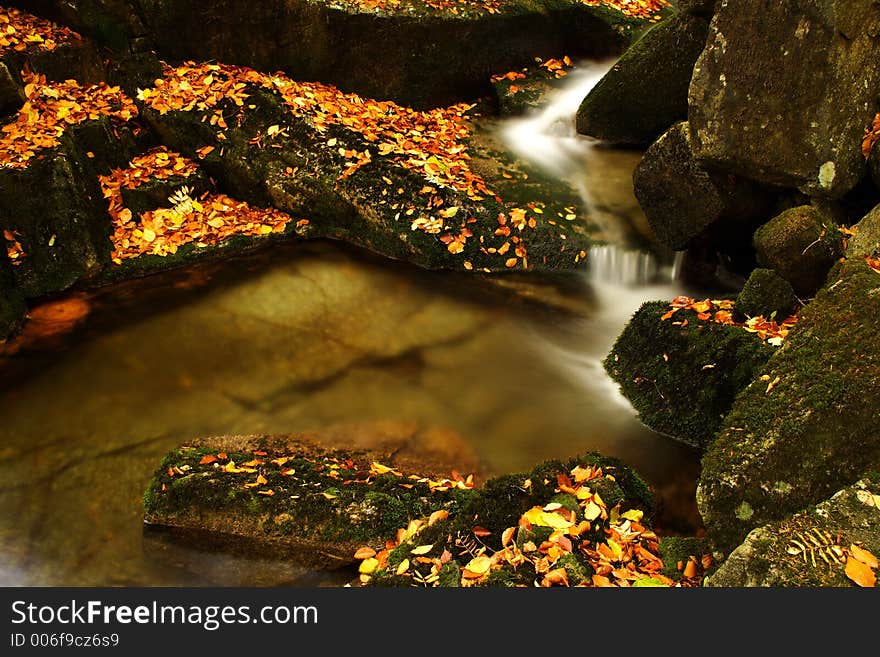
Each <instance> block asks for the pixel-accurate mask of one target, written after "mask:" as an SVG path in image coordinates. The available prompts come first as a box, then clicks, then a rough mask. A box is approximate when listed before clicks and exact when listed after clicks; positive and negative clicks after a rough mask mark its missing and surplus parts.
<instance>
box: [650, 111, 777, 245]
mask: <svg viewBox="0 0 880 657" xmlns="http://www.w3.org/2000/svg"><path fill="white" fill-rule="evenodd" d="M692 149H693V142H692V138H691V132H690V130H689V128H688V124H687V123H686V122H681V123H677V124H675V125H674V126H672V127H671V128H670V129H669V130H667V131H666V132H665V133H664V134H663V135H662V136H661V137H660V138H659V139H658V140H657V141H656V142H654V143H653V144H652V145H651V147H650V148H649V149H648V150H647V152H646V153H645V156H644V158H643V159H642V161H641V162H640V163H639V165H638V167H636V170H635V173H634V174H633V185H634V188H635V194H636V198H637V199H638V201H639V204H640V205H641V206H642V209H643V210H644V211H645V215H646V216H647V217H648V222H649V223H650V225H651V228H652V229H653V231H654V234H655V235H656V236H657V239H658V240H660V242H662V243H663V244H665V245H667V246H668V247H670V248H672V249H675V250H681V249H685V248H688V247H690V246H693V245H694V244H695V243H696V242H697V241H698V240H699V239H700V238H703V237H705V236H706V235H707V233H708V232H709V231H710V229H713V230H714V229H719V228H720V229H722V230H725V231H727V230H730V231H735V232H742V227H743V225H745V226H749V225H751V224H752V223H753V222H754V221H756V220H757V219H758V218H763V217H764V216H766V215H765V213H766V212H767V209H768V207H769V201H770V196H769V195H768V193H767V192H766V191H765V190H763V189H762V188H760V187H759V186H758V185H756V184H755V183H752V182H751V181H748V180H745V179H742V178H739V177H737V176H733V175H728V174H719V173H716V172H713V171H710V170H708V169H705V168H704V167H702V166H701V165H700V164H699V163H698V162H697V161H696V160H695V159H694V156H693V152H692Z"/></svg>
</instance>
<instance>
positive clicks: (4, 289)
mask: <svg viewBox="0 0 880 657" xmlns="http://www.w3.org/2000/svg"><path fill="white" fill-rule="evenodd" d="M26 310H27V308H26V306H25V303H24V295H23V294H22V293H21V290H20V289H19V288H18V285H17V284H16V282H15V277H14V276H13V275H12V267H11V266H10V264H9V261H8V260H7V259H6V255H5V253H0V340H4V339H5V338H7V337H8V336H9V335H10V334H12V333H13V332H14V331H15V329H16V327H17V326H18V325H19V324H20V323H21V321H22V320H23V319H24V314H25V311H26Z"/></svg>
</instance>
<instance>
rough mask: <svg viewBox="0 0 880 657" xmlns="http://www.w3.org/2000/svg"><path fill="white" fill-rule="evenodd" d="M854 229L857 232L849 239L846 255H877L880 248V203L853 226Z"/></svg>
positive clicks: (849, 256) (855, 256) (851, 256)
mask: <svg viewBox="0 0 880 657" xmlns="http://www.w3.org/2000/svg"><path fill="white" fill-rule="evenodd" d="M853 230H854V231H855V233H856V234H855V235H853V236H852V237H850V238H849V239H848V240H847V243H846V257H847V258H857V257H859V256H873V255H876V252H877V250H878V249H880V205H878V206H877V207H875V208H874V209H873V210H871V211H870V212H869V213H868V214H867V215H865V217H864V218H863V219H862V220H861V221H860V222H859V223H857V224H856V225H855V226H853Z"/></svg>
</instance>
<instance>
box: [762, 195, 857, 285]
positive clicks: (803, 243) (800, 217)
mask: <svg viewBox="0 0 880 657" xmlns="http://www.w3.org/2000/svg"><path fill="white" fill-rule="evenodd" d="M754 244H755V251H756V253H757V255H758V262H760V263H761V264H762V265H763V266H765V267H767V268H769V269H773V270H774V271H775V272H776V273H778V274H779V275H780V276H782V278H784V279H785V280H787V281H788V282H789V283H791V285H792V287H793V288H794V290H795V292H797V293H798V294H799V295H801V296H803V297H810V296H812V295H814V294H815V293H816V291H817V290H818V289H819V288H820V287H821V286H822V284H823V283H824V282H825V278H826V277H827V276H828V271H829V270H830V269H831V266H832V265H833V264H834V262H835V261H836V260H837V259H838V258H839V257H840V256H841V255H843V249H842V241H841V240H840V234H839V232H838V231H837V227H836V225H835V224H834V222H833V221H832V220H831V219H830V218H828V217H825V216H824V215H823V214H822V213H821V212H820V211H819V210H817V209H816V208H815V207H813V206H809V205H803V206H800V207H797V208H791V209H789V210H786V211H785V212H782V213H781V214H779V215H777V216H775V217H773V219H771V220H770V221H768V222H767V223H766V224H764V225H763V226H761V227H760V228H759V229H758V230H757V231H755V236H754Z"/></svg>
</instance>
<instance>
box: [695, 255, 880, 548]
mask: <svg viewBox="0 0 880 657" xmlns="http://www.w3.org/2000/svg"><path fill="white" fill-rule="evenodd" d="M878 313H880V275H878V274H877V273H876V272H875V271H873V270H871V269H870V268H869V267H868V265H867V264H866V262H865V261H864V260H863V259H852V260H848V261H847V262H846V263H844V264H843V266H842V268H841V270H840V274H839V276H837V277H836V278H835V280H834V282H832V283H831V284H829V285H828V286H827V287H826V288H825V289H823V290H822V291H820V292H819V294H818V295H817V296H816V299H815V300H814V301H813V302H812V303H810V304H809V305H807V306H806V307H805V308H804V310H803V311H802V312H801V316H800V320H799V322H798V325H797V327H796V328H795V330H793V331H792V333H791V335H790V336H789V337H788V340H787V341H786V343H785V345H784V346H783V347H782V348H781V349H780V350H779V351H777V352H776V353H775V354H774V355H773V356H772V357H771V359H770V360H769V361H768V362H767V363H766V365H765V366H764V367H763V368H762V373H766V376H767V380H768V381H769V383H767V382H765V381H755V382H754V383H752V384H751V385H750V386H748V387H747V388H746V389H745V390H744V391H743V392H742V393H741V394H740V395H739V396H738V397H737V399H736V402H735V403H734V405H733V408H732V409H731V411H730V414H729V415H727V417H726V418H725V420H724V425H723V427H722V429H721V431H720V432H719V434H718V438H717V439H716V440H715V442H713V443H712V445H711V446H710V448H709V450H708V451H707V452H706V454H705V455H704V457H703V472H702V475H701V477H700V483H699V486H698V489H697V502H698V505H699V508H700V514H701V515H702V517H703V520H704V522H705V524H706V528H707V531H708V533H709V536H710V538H711V539H712V540H713V541H714V542H715V544H716V545H717V546H718V547H719V548H720V549H721V550H722V551H730V550H732V549H733V548H734V547H735V546H736V545H737V544H738V543H740V542H741V541H742V540H743V538H744V537H745V535H746V534H747V533H748V532H749V531H750V530H752V529H753V528H755V527H758V526H760V525H763V524H765V523H767V522H770V521H773V520H778V519H780V518H783V517H785V516H786V515H789V514H791V513H794V512H797V511H799V510H801V509H803V508H804V507H806V506H807V505H809V504H813V503H816V502H819V501H820V500H822V499H824V498H825V497H827V496H828V495H830V494H832V493H833V492H834V491H836V490H839V489H840V488H841V487H842V486H846V485H849V484H851V483H852V482H853V481H855V480H856V479H857V478H858V477H859V476H860V475H861V474H862V473H863V472H865V471H866V470H870V469H872V468H874V469H878V467H880V438H878V435H880V434H878V433H877V431H876V420H877V417H878V414H880V408H878V405H877V400H878V399H880V342H878V333H877V331H876V327H875V318H876V317H877V315H878ZM771 384H772V385H771Z"/></svg>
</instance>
